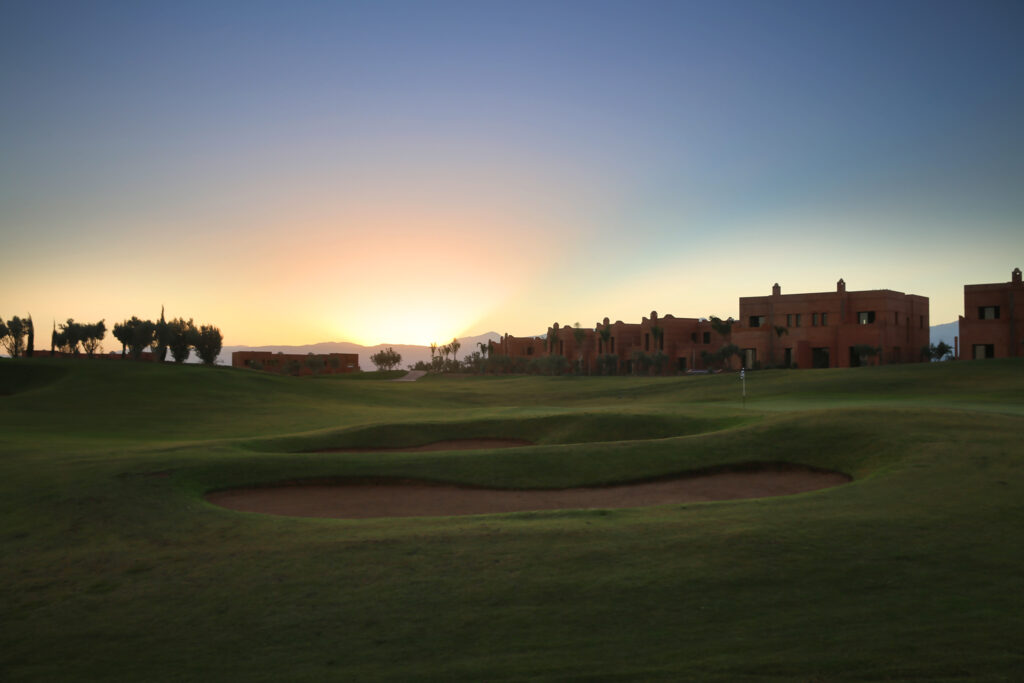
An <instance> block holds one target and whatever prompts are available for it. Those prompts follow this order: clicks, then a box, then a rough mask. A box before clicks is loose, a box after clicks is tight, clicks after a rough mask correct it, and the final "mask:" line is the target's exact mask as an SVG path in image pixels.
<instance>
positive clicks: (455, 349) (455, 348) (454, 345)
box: [448, 338, 462, 369]
mask: <svg viewBox="0 0 1024 683" xmlns="http://www.w3.org/2000/svg"><path fill="white" fill-rule="evenodd" d="M448 346H449V347H451V350H452V360H453V361H455V365H456V368H455V369H458V358H459V349H461V348H462V342H460V341H459V340H458V339H455V338H452V341H451V343H450V344H448Z"/></svg>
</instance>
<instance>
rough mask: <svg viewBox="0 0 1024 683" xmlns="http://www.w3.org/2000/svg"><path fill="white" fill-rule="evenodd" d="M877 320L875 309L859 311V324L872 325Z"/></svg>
mask: <svg viewBox="0 0 1024 683" xmlns="http://www.w3.org/2000/svg"><path fill="white" fill-rule="evenodd" d="M874 322H875V312H874V311H857V324H858V325H871V324H873V323H874Z"/></svg>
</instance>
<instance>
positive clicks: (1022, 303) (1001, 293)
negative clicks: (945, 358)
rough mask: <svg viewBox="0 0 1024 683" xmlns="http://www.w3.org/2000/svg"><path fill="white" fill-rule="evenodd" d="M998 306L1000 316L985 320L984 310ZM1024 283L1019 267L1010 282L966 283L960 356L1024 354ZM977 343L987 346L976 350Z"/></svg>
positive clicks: (961, 317)
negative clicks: (1023, 332)
mask: <svg viewBox="0 0 1024 683" xmlns="http://www.w3.org/2000/svg"><path fill="white" fill-rule="evenodd" d="M986 308H989V309H997V311H990V313H997V315H998V317H997V318H992V319H988V320H986V319H984V318H983V315H984V313H983V309H986ZM1022 323H1024V283H1022V281H1021V270H1020V268H1015V269H1014V270H1013V272H1012V273H1011V274H1010V281H1009V282H1000V283H993V284H981V285H964V314H963V315H962V316H960V342H959V346H960V348H959V358H962V359H964V360H971V359H973V358H976V357H986V356H987V357H991V358H1009V357H1016V356H1024V346H1022V342H1024V335H1022V333H1021V332H1022V331H1021V324H1022ZM976 346H980V347H984V348H983V349H976V348H975V347H976Z"/></svg>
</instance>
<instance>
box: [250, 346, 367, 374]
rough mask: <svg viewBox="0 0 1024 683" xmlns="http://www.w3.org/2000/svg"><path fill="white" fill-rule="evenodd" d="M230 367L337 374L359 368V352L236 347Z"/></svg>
mask: <svg viewBox="0 0 1024 683" xmlns="http://www.w3.org/2000/svg"><path fill="white" fill-rule="evenodd" d="M231 367H233V368H251V369H253V370H265V371H267V372H277V373H282V374H288V375H312V374H313V372H314V367H315V368H316V374H325V375H336V374H340V373H345V372H359V354H358V353H309V354H305V355H303V354H301V353H272V352H270V351H235V352H234V353H232V354H231Z"/></svg>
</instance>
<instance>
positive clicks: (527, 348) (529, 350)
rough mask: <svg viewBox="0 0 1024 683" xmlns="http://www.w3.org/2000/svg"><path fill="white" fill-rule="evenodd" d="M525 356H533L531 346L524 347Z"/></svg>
mask: <svg viewBox="0 0 1024 683" xmlns="http://www.w3.org/2000/svg"><path fill="white" fill-rule="evenodd" d="M526 355H527V356H532V355H533V347H532V346H527V347H526Z"/></svg>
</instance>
